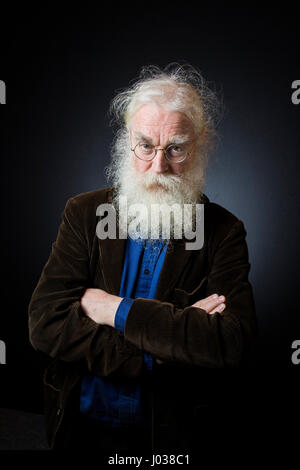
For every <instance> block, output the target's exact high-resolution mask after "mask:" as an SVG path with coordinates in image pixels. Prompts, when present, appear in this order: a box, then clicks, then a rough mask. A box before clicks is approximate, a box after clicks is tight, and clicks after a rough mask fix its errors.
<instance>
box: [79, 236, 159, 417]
mask: <svg viewBox="0 0 300 470" xmlns="http://www.w3.org/2000/svg"><path fill="white" fill-rule="evenodd" d="M166 249H167V243H164V241H163V240H160V239H159V240H141V239H138V240H133V239H131V238H128V239H127V243H126V251H125V258H124V265H123V272H122V279H121V286H120V292H119V295H120V297H123V300H122V301H121V303H120V305H119V308H118V310H117V312H116V315H115V328H116V329H117V330H119V331H121V332H124V328H125V323H126V319H127V315H128V313H129V310H130V308H131V305H132V303H133V300H134V299H135V298H137V297H142V298H146V299H147V298H148V299H154V298H155V293H156V288H157V284H158V280H159V276H160V272H161V269H162V266H163V262H164V259H165V254H166ZM144 364H145V374H151V369H152V357H151V356H150V355H149V354H146V353H144ZM150 407H151V391H150V390H149V388H147V389H145V388H143V385H142V382H141V381H140V379H139V378H137V379H132V378H131V379H126V378H122V380H120V379H119V378H117V379H113V378H108V377H98V376H93V375H88V376H86V377H84V379H83V381H82V385H81V395H80V411H81V412H82V413H85V414H87V415H89V416H90V417H91V418H93V419H96V420H98V421H102V422H110V423H111V424H112V426H122V425H124V424H125V425H128V424H140V425H145V426H149V425H150V416H151V414H150V411H151V410H150Z"/></svg>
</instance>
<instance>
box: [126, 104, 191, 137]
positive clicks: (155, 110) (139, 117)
mask: <svg viewBox="0 0 300 470" xmlns="http://www.w3.org/2000/svg"><path fill="white" fill-rule="evenodd" d="M131 128H132V130H136V131H137V130H138V131H142V130H144V131H145V132H147V131H148V132H167V133H168V134H170V135H176V134H178V133H180V134H183V133H189V134H192V133H193V124H192V122H191V120H190V119H189V118H188V117H187V116H186V115H185V114H183V113H181V112H180V111H174V110H167V109H165V108H162V107H160V106H156V105H154V104H144V105H143V106H141V107H140V108H139V109H138V111H137V112H136V113H135V114H134V116H133V118H132V121H131Z"/></svg>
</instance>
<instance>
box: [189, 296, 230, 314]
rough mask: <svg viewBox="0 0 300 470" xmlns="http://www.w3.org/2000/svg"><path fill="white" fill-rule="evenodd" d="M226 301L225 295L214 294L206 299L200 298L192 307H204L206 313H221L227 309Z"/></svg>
mask: <svg viewBox="0 0 300 470" xmlns="http://www.w3.org/2000/svg"><path fill="white" fill-rule="evenodd" d="M224 301H225V297H224V295H218V294H212V295H210V296H209V297H206V298H205V299H201V300H198V301H197V302H195V303H194V304H193V305H191V307H198V308H202V309H203V310H205V311H206V313H208V314H209V315H212V314H213V313H217V312H219V313H221V312H223V311H224V310H225V307H226V304H225V302H224Z"/></svg>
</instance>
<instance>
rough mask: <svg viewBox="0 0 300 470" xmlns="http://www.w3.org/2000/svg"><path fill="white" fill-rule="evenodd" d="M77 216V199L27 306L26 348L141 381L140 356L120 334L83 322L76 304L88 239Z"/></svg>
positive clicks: (84, 277) (85, 273)
mask: <svg viewBox="0 0 300 470" xmlns="http://www.w3.org/2000/svg"><path fill="white" fill-rule="evenodd" d="M79 212H80V208H79V207H78V204H77V202H76V199H75V198H71V199H69V200H68V201H67V204H66V207H65V210H64V212H63V214H62V222H61V224H60V227H59V231H58V235H57V239H56V241H55V242H54V243H53V244H52V250H51V253H50V257H49V259H48V261H47V263H46V265H45V266H44V268H43V271H42V274H41V277H40V279H39V282H38V284H37V286H36V288H35V290H34V292H33V294H32V297H31V300H30V304H29V308H28V313H29V339H30V342H31V344H32V346H33V347H34V348H35V349H36V350H38V351H41V352H42V353H44V354H46V355H48V356H50V357H52V358H55V359H56V358H57V359H60V360H62V361H67V362H80V363H82V364H84V366H86V367H87V369H88V371H90V372H91V373H93V374H95V375H99V376H108V375H111V374H115V375H125V376H130V375H139V374H140V373H141V371H142V367H143V354H142V353H141V351H140V350H138V349H137V348H136V347H135V346H134V345H132V344H130V343H128V342H127V341H126V340H125V338H124V335H123V334H122V333H121V332H119V331H117V330H115V329H114V328H112V327H110V326H106V325H99V324H97V323H96V322H94V321H93V320H92V319H90V318H89V317H87V316H86V315H85V314H84V312H83V310H82V308H81V303H80V299H81V297H82V296H83V294H84V291H85V289H86V288H87V287H90V286H91V284H90V273H89V254H88V251H89V250H88V243H87V234H85V230H84V228H83V227H82V225H83V224H82V223H81V224H80V214H79ZM81 220H82V219H81Z"/></svg>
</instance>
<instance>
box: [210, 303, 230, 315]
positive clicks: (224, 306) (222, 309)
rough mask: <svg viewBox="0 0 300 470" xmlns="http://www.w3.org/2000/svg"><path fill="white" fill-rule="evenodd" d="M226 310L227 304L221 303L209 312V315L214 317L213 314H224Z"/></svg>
mask: <svg viewBox="0 0 300 470" xmlns="http://www.w3.org/2000/svg"><path fill="white" fill-rule="evenodd" d="M225 308H226V304H225V303H221V304H220V305H218V306H217V307H216V308H214V309H213V310H211V311H210V312H208V314H209V315H212V314H213V313H222V312H224V310H225Z"/></svg>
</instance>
